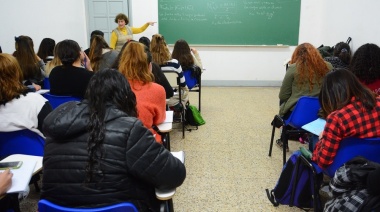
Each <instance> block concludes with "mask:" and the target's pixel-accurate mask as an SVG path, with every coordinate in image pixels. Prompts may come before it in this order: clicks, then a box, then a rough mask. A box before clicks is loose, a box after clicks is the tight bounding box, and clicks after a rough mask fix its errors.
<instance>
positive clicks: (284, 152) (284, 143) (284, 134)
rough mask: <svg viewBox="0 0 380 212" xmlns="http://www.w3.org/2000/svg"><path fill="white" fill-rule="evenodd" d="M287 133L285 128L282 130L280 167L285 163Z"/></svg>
mask: <svg viewBox="0 0 380 212" xmlns="http://www.w3.org/2000/svg"><path fill="white" fill-rule="evenodd" d="M288 140H289V133H288V132H287V130H286V127H283V128H282V133H281V141H282V161H283V162H282V163H283V164H282V165H285V163H286V147H287V146H288Z"/></svg>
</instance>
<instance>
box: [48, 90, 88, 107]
mask: <svg viewBox="0 0 380 212" xmlns="http://www.w3.org/2000/svg"><path fill="white" fill-rule="evenodd" d="M42 96H43V97H45V98H46V99H47V100H49V102H50V104H51V106H52V108H53V109H55V108H57V107H58V106H59V105H61V104H63V103H65V102H69V101H81V100H82V99H81V98H79V97H74V96H56V95H52V94H50V92H48V93H44V94H42Z"/></svg>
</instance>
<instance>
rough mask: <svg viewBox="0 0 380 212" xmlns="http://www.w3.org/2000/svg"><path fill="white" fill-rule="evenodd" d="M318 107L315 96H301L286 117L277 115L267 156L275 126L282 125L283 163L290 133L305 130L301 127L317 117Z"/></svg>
mask: <svg viewBox="0 0 380 212" xmlns="http://www.w3.org/2000/svg"><path fill="white" fill-rule="evenodd" d="M319 108H320V105H319V101H318V98H317V97H310V96H302V97H301V98H300V99H299V100H298V102H297V104H296V106H295V107H294V110H293V112H292V113H291V115H290V116H289V118H288V119H286V120H283V119H282V118H281V117H280V116H279V115H276V116H275V118H274V123H272V125H273V128H272V136H271V141H270V146H269V155H268V156H269V157H270V156H272V148H273V139H274V133H275V129H276V127H278V128H279V127H282V135H281V141H282V152H283V164H285V162H286V147H287V146H288V140H289V135H290V134H302V133H306V132H307V131H306V130H304V129H302V128H301V127H302V126H303V125H305V124H307V123H310V122H312V121H314V120H316V119H317V118H318V110H319Z"/></svg>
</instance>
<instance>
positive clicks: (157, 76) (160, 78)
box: [139, 37, 174, 99]
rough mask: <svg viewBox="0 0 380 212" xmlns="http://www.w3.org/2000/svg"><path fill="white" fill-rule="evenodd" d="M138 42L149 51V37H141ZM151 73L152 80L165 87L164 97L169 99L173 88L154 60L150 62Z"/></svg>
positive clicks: (172, 93)
mask: <svg viewBox="0 0 380 212" xmlns="http://www.w3.org/2000/svg"><path fill="white" fill-rule="evenodd" d="M139 42H140V43H142V44H144V45H145V46H146V48H145V51H150V40H149V38H147V37H141V38H140V39H139ZM152 73H153V75H154V82H155V83H157V84H160V85H162V87H164V88H165V93H166V99H170V97H172V96H173V95H174V91H173V88H172V86H171V85H170V83H169V81H168V79H167V78H166V76H165V74H164V73H163V72H162V70H161V67H160V66H159V65H158V64H157V63H155V62H152Z"/></svg>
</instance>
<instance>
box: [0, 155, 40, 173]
mask: <svg viewBox="0 0 380 212" xmlns="http://www.w3.org/2000/svg"><path fill="white" fill-rule="evenodd" d="M42 159H43V157H42V156H34V155H23V154H14V155H10V156H8V157H6V158H4V159H3V160H1V161H4V162H9V161H33V160H34V161H36V166H35V167H34V170H33V174H37V173H38V172H39V171H41V169H42Z"/></svg>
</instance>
